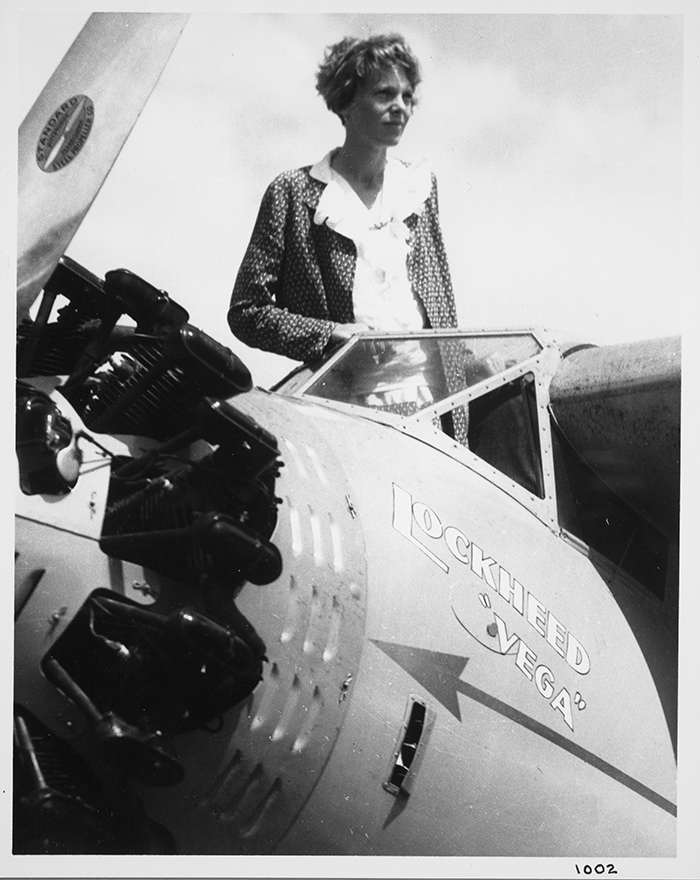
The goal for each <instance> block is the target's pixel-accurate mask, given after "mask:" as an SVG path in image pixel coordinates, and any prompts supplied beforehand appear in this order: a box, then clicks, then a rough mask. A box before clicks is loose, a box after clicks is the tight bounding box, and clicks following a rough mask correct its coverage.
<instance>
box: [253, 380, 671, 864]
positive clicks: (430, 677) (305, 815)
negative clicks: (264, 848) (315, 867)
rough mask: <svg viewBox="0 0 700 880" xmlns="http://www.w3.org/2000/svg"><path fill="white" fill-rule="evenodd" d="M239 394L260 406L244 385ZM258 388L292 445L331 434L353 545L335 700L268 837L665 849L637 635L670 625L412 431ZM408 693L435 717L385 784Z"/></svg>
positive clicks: (473, 846)
mask: <svg viewBox="0 0 700 880" xmlns="http://www.w3.org/2000/svg"><path fill="white" fill-rule="evenodd" d="M242 403H243V405H244V406H247V405H248V404H249V403H250V404H253V406H252V408H251V410H250V412H251V414H252V415H253V416H254V417H258V416H259V417H262V412H263V410H262V408H261V409H258V407H259V406H262V405H263V403H262V401H260V400H256V398H255V396H254V395H250V396H247V398H246V400H245V401H244V402H242ZM264 405H265V407H266V412H267V416H266V423H267V425H268V426H271V430H273V431H275V432H277V433H278V434H279V436H280V437H281V438H283V442H284V438H285V436H286V433H288V432H289V429H287V430H285V423H286V424H288V425H289V426H290V427H291V426H292V425H293V429H292V431H293V433H290V434H289V436H290V437H293V442H294V444H296V445H297V446H298V445H299V444H301V445H302V446H305V447H306V448H307V449H308V450H313V449H314V448H316V450H317V453H318V455H319V457H321V458H322V456H323V453H322V447H321V446H320V445H317V444H318V443H319V440H318V439H317V438H318V436H319V433H321V434H322V437H323V446H324V447H325V446H330V447H332V449H333V452H334V458H335V460H336V461H339V462H342V468H341V469H340V470H339V471H338V472H337V473H335V472H334V473H333V490H332V491H333V492H337V491H338V488H337V487H338V486H340V487H341V491H344V488H343V487H345V486H351V490H350V498H349V502H350V504H351V506H352V510H353V511H354V515H355V518H356V520H357V521H359V523H360V525H361V529H362V535H363V542H364V546H365V548H366V553H367V611H366V629H365V644H364V649H363V652H362V658H361V664H360V666H359V668H358V669H357V671H356V672H355V674H354V678H353V682H352V686H351V689H350V691H349V693H348V699H349V701H350V706H349V711H348V714H347V716H346V718H345V720H344V722H343V729H342V732H341V734H340V736H339V738H338V742H337V744H336V746H335V748H334V751H333V755H332V756H331V759H330V760H329V762H328V764H327V765H326V767H325V769H324V772H323V777H322V779H321V782H320V783H319V785H318V786H316V787H315V788H314V791H313V794H312V796H311V797H310V799H309V801H308V803H307V804H306V806H305V807H304V809H303V811H302V812H301V814H300V816H299V818H298V820H297V821H296V822H295V823H294V824H293V826H292V827H291V828H290V830H289V832H288V833H287V834H286V835H285V836H284V837H283V838H282V840H281V842H280V844H279V846H278V848H277V850H276V851H277V852H285V853H287V852H289V853H304V852H318V853H323V852H327V853H341V852H351V853H358V854H402V855H406V854H423V855H424V854H472V855H564V854H566V855H573V854H583V853H586V852H591V851H598V852H603V851H604V852H606V853H609V854H611V855H612V854H614V855H617V856H623V855H629V856H632V855H635V856H638V855H642V854H648V855H671V854H672V853H673V851H674V846H675V843H674V839H675V838H674V834H675V820H674V813H675V807H674V802H675V760H674V754H673V748H672V743H671V739H670V737H669V733H668V728H667V725H666V721H665V718H664V714H663V711H662V708H661V703H660V700H659V695H658V693H657V689H656V686H655V684H654V681H653V680H652V677H651V675H650V673H649V671H648V667H647V663H646V661H645V658H644V656H643V654H642V650H641V649H640V643H641V644H644V642H645V641H648V640H654V641H657V642H663V640H664V639H665V638H667V637H666V634H665V633H664V632H663V630H662V627H661V626H660V625H659V623H658V610H657V609H655V608H654V607H653V606H652V605H651V604H650V603H648V602H647V600H646V599H645V598H644V597H643V596H641V594H640V592H639V591H638V587H636V586H635V585H631V584H630V585H625V584H623V583H621V582H619V583H617V584H616V587H615V592H614V593H613V592H612V591H611V590H610V589H609V588H608V586H607V585H606V583H605V579H604V577H603V576H601V573H599V571H598V570H596V568H594V566H593V564H592V563H591V561H590V560H589V559H587V558H586V556H585V555H583V554H582V553H581V552H580V551H579V550H577V549H575V548H572V546H571V545H570V544H569V543H567V542H565V541H564V540H563V539H562V538H561V537H560V536H559V535H557V534H555V533H553V532H552V531H551V530H550V529H548V528H547V527H546V526H545V525H544V524H543V523H542V522H541V521H539V520H538V519H536V517H534V516H533V515H531V514H530V513H529V512H528V511H527V510H526V509H525V508H524V507H522V506H521V505H519V504H516V503H512V501H511V500H510V499H509V498H508V496H507V495H506V494H505V493H504V492H503V491H502V490H501V489H499V488H497V487H496V486H494V485H493V484H491V483H490V482H488V481H487V480H485V479H483V478H482V477H480V476H479V475H478V474H476V473H474V472H473V471H471V470H470V469H469V468H467V467H465V466H464V465H463V464H460V463H458V462H456V461H454V460H452V459H451V458H449V457H448V456H445V455H441V454H436V451H435V449H433V448H432V447H430V446H429V445H426V444H425V443H422V442H421V441H418V440H416V439H414V438H411V437H408V436H405V435H402V434H401V433H399V432H397V431H391V430H387V429H386V428H385V427H382V426H377V425H374V424H370V423H367V422H363V421H361V420H357V422H356V424H355V425H354V426H353V430H352V431H349V430H348V421H347V417H345V416H343V415H339V414H333V413H330V412H329V411H328V410H323V409H321V408H318V407H314V406H310V405H308V404H300V403H298V402H292V401H289V402H288V403H287V406H286V407H285V401H283V400H280V401H279V404H277V403H276V404H275V406H274V407H271V406H269V400H267V401H265V404H264ZM287 408H288V410H289V414H288V415H287V413H286V409H287ZM278 419H279V421H278ZM305 424H307V425H308V428H305V427H304V425H305ZM310 454H312V455H313V453H310ZM310 477H311V479H312V480H313V479H315V478H314V475H313V474H311V475H310ZM317 490H318V491H317V492H316V493H315V494H316V497H317V498H319V499H321V498H328V497H330V496H329V493H328V492H324V491H321V490H322V486H321V485H318V486H317ZM321 503H322V502H321ZM316 514H317V515H319V516H321V517H322V516H323V514H322V512H321V507H320V506H319V507H317V508H316ZM623 594H625V595H626V599H625V601H624V602H619V601H617V600H616V598H615V596H617V597H618V599H619V597H620V596H622V595H623ZM623 606H624V607H625V608H627V607H628V606H629V607H633V608H634V609H635V611H634V620H633V623H632V625H631V621H630V620H628V619H627V617H626V616H625V613H623ZM668 654H669V656H672V654H673V650H672V646H671V645H670V643H669V648H668ZM411 697H417V698H418V699H420V700H422V701H424V702H425V703H426V704H427V705H428V706H430V707H431V709H432V710H434V712H435V721H434V723H433V725H432V730H431V732H430V734H429V736H428V737H427V741H426V743H425V746H424V748H423V758H422V763H421V765H420V769H419V770H418V772H417V774H416V778H415V781H414V784H413V786H412V791H411V794H410V796H399V797H398V798H397V797H394V796H393V795H392V794H390V793H388V792H387V791H386V790H385V789H384V787H383V783H384V782H385V781H386V779H387V775H388V772H389V769H390V764H391V759H392V755H393V752H394V748H395V745H396V742H397V737H398V736H399V734H400V731H401V723H402V719H403V718H404V715H405V712H406V707H407V704H408V703H409V700H410V699H411Z"/></svg>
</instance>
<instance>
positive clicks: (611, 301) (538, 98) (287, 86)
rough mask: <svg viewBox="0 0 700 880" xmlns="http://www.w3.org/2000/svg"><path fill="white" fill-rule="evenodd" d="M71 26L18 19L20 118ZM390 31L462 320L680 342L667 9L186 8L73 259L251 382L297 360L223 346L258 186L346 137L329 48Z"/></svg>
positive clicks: (671, 29) (678, 188) (678, 120)
mask: <svg viewBox="0 0 700 880" xmlns="http://www.w3.org/2000/svg"><path fill="white" fill-rule="evenodd" d="M638 5H641V6H644V4H638ZM668 5H669V7H670V4H668ZM645 8H647V7H645ZM30 10H31V7H30ZM86 17H87V13H86V12H81V11H70V10H69V9H67V8H62V11H61V12H57V13H52V12H45V11H42V12H40V13H37V12H33V11H28V12H22V13H21V14H20V16H19V19H18V23H19V46H20V51H19V62H20V68H19V69H20V82H19V103H18V116H19V119H18V122H19V121H20V120H21V118H23V116H24V114H25V113H26V112H27V110H28V109H29V107H30V106H31V104H32V102H33V100H34V97H35V96H36V94H37V92H38V91H39V90H40V89H41V88H42V87H43V85H44V84H45V82H46V80H47V79H48V77H49V75H50V74H51V73H52V71H53V69H54V67H55V66H56V64H57V63H58V62H59V61H60V58H61V57H62V54H63V52H64V51H65V49H67V48H68V46H69V45H70V43H71V41H72V39H73V38H74V36H75V35H76V34H77V32H78V31H79V29H80V27H81V26H82V24H83V23H84V21H85V20H86ZM389 30H397V31H399V32H401V33H403V34H404V35H405V36H406V37H407V38H408V40H409V42H410V43H411V45H412V47H413V49H414V51H415V52H416V54H417V55H418V57H419V59H420V60H421V63H422V66H423V73H424V83H423V85H422V87H421V90H420V105H419V107H418V110H417V111H416V113H415V115H414V118H413V120H412V121H411V123H410V124H409V126H408V129H407V131H406V134H405V135H404V139H403V141H402V143H401V145H400V146H399V148H397V150H396V153H397V155H400V156H404V157H406V158H419V157H422V156H427V158H428V160H429V161H430V163H431V165H432V167H433V169H434V170H435V172H436V174H437V175H438V181H439V187H440V208H441V219H442V227H443V232H444V236H445V240H446V245H447V249H448V256H449V259H450V264H451V268H452V275H453V280H454V285H455V290H456V296H457V302H458V312H459V318H460V325H461V326H463V327H466V328H483V327H488V328H491V327H499V328H509V329H513V328H519V327H528V326H538V327H546V328H548V329H550V330H551V331H552V332H554V334H555V335H556V336H557V337H558V338H561V339H577V340H587V341H592V342H596V343H607V342H616V341H626V340H632V339H641V338H647V337H653V336H662V335H668V334H676V333H679V332H680V331H681V327H682V315H681V291H682V287H683V268H682V256H683V247H682V246H683V227H682V197H683V176H682V175H683V82H684V77H683V36H684V34H683V17H682V16H681V15H673V14H644V15H637V14H626V15H621V14H602V15H598V14H596V15H590V14H586V15H583V14H536V15H535V14H483V13H482V14H466V13H465V14H449V13H443V14H437V15H435V14H377V15H366V14H362V15H350V14H339V13H330V14H315V13H291V14H247V13H246V14H235V13H234V14H230V13H229V14H222V13H215V14H197V13H195V14H192V16H191V17H190V19H189V22H188V24H187V26H186V28H185V30H184V32H183V35H182V37H181V38H180V41H179V43H178V45H177V46H176V48H175V51H174V53H173V55H172V58H171V61H170V63H169V64H168V66H167V67H166V69H165V71H164V73H163V75H162V77H161V80H160V83H159V84H158V86H157V87H156V90H155V91H154V93H153V95H152V97H151V99H150V101H149V103H148V104H147V105H146V108H145V109H144V111H143V113H142V115H141V118H140V120H139V122H138V123H137V125H136V128H135V129H134V132H133V133H132V135H131V138H130V140H129V141H128V142H127V144H126V146H125V147H124V149H123V151H122V154H121V156H120V158H119V159H118V161H117V163H116V165H115V167H114V169H113V171H112V173H111V175H110V177H109V178H108V179H107V181H106V183H105V185H104V187H103V189H102V191H101V192H100V194H99V195H98V197H97V200H96V202H95V204H94V206H93V208H92V209H91V211H90V213H89V214H88V217H87V218H86V220H85V221H84V223H83V226H82V227H81V229H80V230H79V232H78V234H77V235H76V237H75V238H74V240H73V242H72V243H71V245H70V247H69V249H68V254H69V255H70V256H72V257H73V258H74V259H76V260H78V261H79V262H81V263H83V264H84V265H85V266H86V267H87V268H88V269H90V270H91V271H93V272H95V273H96V274H98V275H103V274H104V272H106V271H108V270H109V269H113V268H116V267H118V266H124V267H126V268H129V269H131V270H132V271H134V272H136V273H137V274H140V275H142V276H143V277H145V278H146V279H148V280H149V281H151V282H152V283H153V284H155V285H156V286H157V287H160V288H164V289H166V290H168V292H169V293H170V294H171V295H172V296H173V297H174V298H175V299H177V300H178V301H180V302H181V303H182V304H183V305H184V306H185V307H186V308H187V309H188V310H189V311H190V314H191V320H192V322H193V323H194V324H196V325H198V326H200V327H202V328H203V329H204V330H206V331H207V332H209V333H211V334H212V335H215V336H216V337H218V338H219V339H221V341H223V342H225V343H226V344H228V345H230V346H231V347H232V348H234V350H235V351H236V352H237V353H239V354H240V355H241V356H242V357H243V358H244V360H246V362H247V363H248V364H249V366H250V367H251V369H252V371H253V376H254V379H255V381H256V383H257V384H260V385H264V386H267V385H268V384H270V382H272V381H274V380H275V379H277V378H279V377H280V376H281V375H283V374H284V373H285V372H287V370H288V368H289V367H290V366H293V364H292V363H291V362H288V361H283V360H282V359H278V358H276V357H273V356H270V355H262V354H261V353H258V352H251V351H250V350H249V349H247V348H246V347H245V346H243V345H242V344H240V343H238V342H237V341H235V340H234V339H233V337H231V335H230V333H229V331H228V328H227V325H226V322H225V314H226V309H227V305H228V299H229V296H230V291H231V287H232V285H233V281H234V278H235V275H236V272H237V269H238V266H239V264H240V260H241V258H242V256H243V252H244V250H245V247H246V245H247V242H248V239H249V236H250V232H251V229H252V225H253V222H254V220H255V216H256V213H257V209H258V205H259V201H260V197H261V195H262V193H263V190H264V188H265V186H266V185H267V184H268V183H269V182H270V180H272V178H273V177H274V176H275V175H276V174H278V173H279V172H280V171H282V170H285V169H287V168H292V167H297V166H299V165H303V164H308V163H312V162H314V161H316V160H317V159H319V158H321V157H322V156H323V155H324V154H325V153H326V152H327V151H328V150H329V149H331V148H332V147H334V146H337V145H339V144H340V143H341V142H342V128H341V126H340V123H339V122H338V120H337V119H336V118H335V117H334V116H333V115H332V114H330V113H329V112H328V111H327V110H326V109H325V106H324V104H323V102H322V100H321V99H320V97H319V96H318V95H317V94H316V92H315V85H314V77H315V70H316V67H317V64H318V62H319V61H320V60H321V57H322V54H323V50H324V47H325V46H326V45H328V44H329V43H331V42H334V41H336V40H338V39H339V38H341V37H343V36H344V35H347V34H352V35H360V36H361V35H364V34H368V33H372V32H382V31H389Z"/></svg>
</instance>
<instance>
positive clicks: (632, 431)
mask: <svg viewBox="0 0 700 880" xmlns="http://www.w3.org/2000/svg"><path fill="white" fill-rule="evenodd" d="M680 392H681V341H680V337H670V338H666V339H651V340H645V341H642V342H631V343H624V344H620V345H609V346H603V347H600V348H594V347H586V348H585V349H583V350H578V351H572V352H571V354H570V355H569V356H567V357H565V358H564V360H563V362H562V364H561V366H560V367H559V369H558V371H557V373H556V376H555V377H554V380H553V381H552V385H551V387H550V395H551V405H552V410H553V412H554V415H555V417H556V419H557V421H558V423H559V426H560V427H561V429H562V430H563V431H564V433H565V434H566V436H567V437H568V438H569V440H570V442H571V443H572V445H573V446H574V447H575V448H576V450H577V451H578V453H579V454H580V455H581V457H582V458H583V459H584V460H585V461H587V462H588V464H590V466H591V467H592V468H593V469H594V470H595V471H597V472H598V474H599V475H600V476H601V478H602V479H603V480H605V482H606V483H607V484H608V485H609V486H611V487H612V488H613V489H614V490H615V491H616V492H617V493H618V494H619V495H620V496H621V497H622V498H624V499H625V500H626V501H627V502H628V503H629V504H631V505H632V507H634V508H635V509H636V510H638V511H639V512H640V513H641V514H642V515H643V516H644V517H645V518H646V519H648V520H649V521H650V522H652V523H653V524H654V525H655V526H656V527H657V528H659V529H661V531H662V532H664V534H666V535H668V536H669V537H675V538H677V535H678V510H679V504H680V410H681V393H680Z"/></svg>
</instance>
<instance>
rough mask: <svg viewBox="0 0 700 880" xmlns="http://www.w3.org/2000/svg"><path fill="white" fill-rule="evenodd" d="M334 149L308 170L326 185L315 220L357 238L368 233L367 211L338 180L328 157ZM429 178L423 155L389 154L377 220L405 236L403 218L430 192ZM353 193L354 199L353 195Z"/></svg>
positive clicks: (419, 207)
mask: <svg viewBox="0 0 700 880" xmlns="http://www.w3.org/2000/svg"><path fill="white" fill-rule="evenodd" d="M335 152H336V151H335V150H331V151H330V152H329V153H327V154H326V155H325V156H324V157H323V159H321V161H320V162H317V163H316V164H315V165H313V166H312V168H311V169H310V171H309V173H310V175H311V177H313V178H314V179H315V180H318V181H320V182H321V183H324V184H325V185H326V186H325V188H324V190H323V193H322V194H321V197H320V199H319V201H318V205H317V207H316V213H315V215H314V223H317V224H318V225H319V226H320V225H322V224H323V223H325V224H326V225H327V226H328V227H329V228H330V229H333V230H334V231H335V232H338V233H340V234H341V235H344V236H345V237H346V238H350V239H352V240H353V241H355V242H359V241H360V240H362V239H364V238H365V237H366V235H367V230H368V219H367V217H368V213H369V212H367V209H366V208H365V209H364V211H363V210H362V208H364V206H363V205H362V202H361V201H360V199H359V198H358V197H357V196H356V195H355V194H354V193H353V192H352V191H351V188H350V187H349V185H347V184H346V185H345V186H344V185H343V183H341V182H340V181H338V179H337V176H336V174H335V173H334V172H333V171H332V169H331V159H332V157H333V154H334V153H335ZM431 185H432V178H431V174H430V168H429V166H428V163H427V161H426V160H425V159H421V160H420V161H419V162H415V163H412V164H409V163H406V162H403V161H401V160H400V159H396V158H393V157H390V158H389V159H388V160H387V164H386V169H385V171H384V186H383V190H382V195H381V207H380V211H381V214H380V220H381V221H382V222H383V223H386V224H388V225H390V226H392V227H394V230H395V231H396V232H398V228H397V227H399V224H400V226H401V237H402V238H404V237H405V238H407V237H408V234H409V230H408V227H407V226H405V224H404V223H403V221H404V220H405V219H406V218H408V217H410V216H411V214H419V213H420V212H421V211H422V210H423V204H424V202H425V200H426V199H427V198H428V196H429V195H430V189H431ZM353 196H354V199H353Z"/></svg>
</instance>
